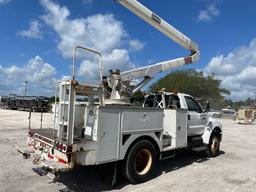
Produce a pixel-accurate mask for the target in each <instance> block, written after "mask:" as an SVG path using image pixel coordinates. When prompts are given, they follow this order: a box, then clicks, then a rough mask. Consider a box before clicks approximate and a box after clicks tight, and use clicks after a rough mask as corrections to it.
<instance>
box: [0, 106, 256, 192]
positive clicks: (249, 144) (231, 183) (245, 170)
mask: <svg viewBox="0 0 256 192" xmlns="http://www.w3.org/2000/svg"><path fill="white" fill-rule="evenodd" d="M219 121H220V122H221V123H222V124H223V132H224V137H223V142H222V143H221V153H220V155H219V156H218V157H216V158H212V159H209V158H207V156H206V155H205V154H204V153H179V154H177V156H176V157H175V158H173V159H169V160H164V161H161V162H160V164H159V168H158V173H157V176H156V177H155V178H153V179H152V180H150V181H148V182H146V183H143V184H138V185H132V184H129V183H128V182H127V181H126V180H125V179H124V178H122V177H118V178H119V179H118V185H117V186H115V187H110V186H109V185H108V184H109V183H110V181H111V177H112V171H111V168H112V166H111V165H104V166H98V167H96V166H91V167H83V168H80V169H76V170H74V171H72V172H69V173H63V174H61V175H60V181H59V182H57V183H52V182H49V180H48V178H47V177H46V176H40V175H38V174H37V173H35V172H34V171H33V170H32V169H33V168H35V165H33V164H32V162H31V161H29V160H25V159H23V158H22V157H21V155H19V154H18V153H17V151H16V147H17V146H19V145H23V144H24V143H25V141H26V131H27V127H28V112H21V111H9V110H2V109H0V192H5V191H8V192H16V191H22V192H23V191H25V192H29V191H31V192H32V191H33V192H34V191H37V192H46V191H47V192H52V191H77V192H78V191H112V190H113V191H118V190H120V191H127V192H131V191H136V192H137V191H143V192H144V191H171V192H176V191H177V192H178V191H179V192H180V191H186V192H189V191H191V192H201V191H202V192H205V191H207V192H211V191H214V192H218V191H219V192H231V191H232V192H241V191H243V192H246V191H247V192H254V191H256V151H255V149H256V142H255V138H256V125H238V124H236V123H235V122H234V121H232V120H229V119H219ZM36 122H37V123H36ZM39 122H40V113H32V127H34V128H35V127H38V128H39V126H40V123H39ZM50 125H51V120H50V114H49V113H48V114H44V120H43V127H49V126H50ZM119 174H120V173H119Z"/></svg>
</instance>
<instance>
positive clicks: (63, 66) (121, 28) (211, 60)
mask: <svg viewBox="0 0 256 192" xmlns="http://www.w3.org/2000/svg"><path fill="white" fill-rule="evenodd" d="M139 2H141V3H142V4H143V5H145V6H146V7H148V8H149V9H151V10H152V11H154V12H155V13H156V14H158V15H159V16H161V17H162V18H163V19H164V20H166V21H167V22H168V23H170V24H171V25H172V26H174V27H176V28H177V29H178V30H180V31H181V32H182V33H184V34H186V35H187V36H188V37H189V38H191V39H192V40H193V41H195V42H196V43H197V44H198V45H199V47H200V52H201V60H200V61H199V62H197V63H194V64H191V65H188V66H186V67H180V68H177V69H175V70H180V69H187V68H193V69H196V70H200V71H203V72H204V73H205V74H206V75H207V74H215V76H216V78H218V79H221V80H222V83H221V86H222V87H223V88H226V89H228V90H230V92H231V94H230V95H229V96H227V98H231V99H233V100H244V99H246V98H248V97H250V98H256V25H255V21H254V18H256V11H255V9H256V1H253V0H236V1H232V2H231V1H228V0H172V1H166V0H151V1H149V0H140V1H139ZM0 26H1V27H0V95H8V94H11V93H15V94H18V95H24V82H25V81H27V82H28V84H27V94H28V95H45V96H52V95H54V87H55V82H56V80H60V79H65V78H69V76H70V75H71V74H72V67H71V66H72V50H73V47H74V46H75V45H81V46H84V47H89V48H93V49H95V50H98V51H100V52H102V53H103V63H104V69H105V73H106V74H107V71H108V70H109V69H113V70H115V69H120V70H121V71H126V70H129V69H133V68H138V67H142V66H147V65H150V64H155V63H158V62H161V61H165V60H170V59H175V58H179V57H185V56H187V55H188V54H189V52H188V50H186V49H184V48H182V47H181V46H180V45H178V44H176V43H175V42H173V41H172V40H170V39H169V38H167V37H166V36H164V35H163V34H162V33H160V32H159V31H157V30H156V29H154V28H153V27H152V26H150V25H148V24H147V23H145V22H144V21H143V20H141V19H140V18H138V17H137V16H135V15H134V14H133V13H131V12H130V11H129V10H127V9H126V8H124V7H123V6H121V5H120V4H118V3H114V2H112V0H38V1H35V0H26V1H20V0H0ZM169 72H171V71H168V72H165V73H161V74H159V75H157V76H156V77H155V79H154V80H153V82H154V81H156V80H157V79H159V78H161V77H163V76H164V75H166V74H167V73H169ZM76 78H77V79H78V80H79V81H80V82H84V83H86V82H88V83H91V82H93V83H99V60H98V58H97V57H95V56H93V55H90V54H85V53H82V52H79V58H78V61H77V70H76Z"/></svg>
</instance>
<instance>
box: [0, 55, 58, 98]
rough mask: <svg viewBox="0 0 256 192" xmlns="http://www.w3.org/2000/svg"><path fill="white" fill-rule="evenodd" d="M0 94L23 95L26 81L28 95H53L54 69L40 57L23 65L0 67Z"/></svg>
mask: <svg viewBox="0 0 256 192" xmlns="http://www.w3.org/2000/svg"><path fill="white" fill-rule="evenodd" d="M0 73H1V76H0V94H1V95H7V94H8V93H15V94H19V95H23V94H24V85H23V84H24V82H25V81H28V94H29V95H49V96H50V95H53V92H54V86H55V78H54V76H55V74H56V70H55V68H54V67H53V66H52V65H50V64H48V63H46V62H44V60H43V58H41V57H40V56H35V57H33V58H31V59H30V60H29V61H28V62H27V63H26V64H24V65H21V66H19V65H12V66H10V67H3V66H1V65H0Z"/></svg>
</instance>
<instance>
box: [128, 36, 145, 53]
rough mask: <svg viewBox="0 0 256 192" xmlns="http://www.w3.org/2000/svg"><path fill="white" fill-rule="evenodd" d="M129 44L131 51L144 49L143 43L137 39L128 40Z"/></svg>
mask: <svg viewBox="0 0 256 192" xmlns="http://www.w3.org/2000/svg"><path fill="white" fill-rule="evenodd" d="M129 46H130V49H131V51H133V52H137V51H141V50H142V49H144V44H143V43H142V42H141V41H140V40H138V39H132V40H130V41H129Z"/></svg>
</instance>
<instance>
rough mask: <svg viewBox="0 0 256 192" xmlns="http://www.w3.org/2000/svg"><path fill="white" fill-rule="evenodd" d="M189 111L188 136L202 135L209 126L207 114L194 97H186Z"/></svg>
mask: <svg viewBox="0 0 256 192" xmlns="http://www.w3.org/2000/svg"><path fill="white" fill-rule="evenodd" d="M185 100H186V104H187V109H188V136H195V135H201V134H203V132H204V129H205V126H206V124H207V114H206V113H205V112H203V109H202V107H201V106H200V105H199V103H198V102H197V101H195V100H194V99H193V98H192V97H189V96H185Z"/></svg>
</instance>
